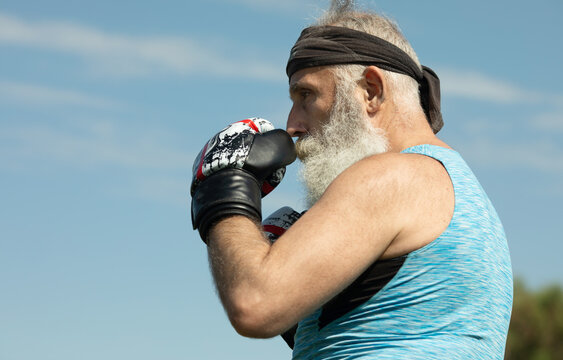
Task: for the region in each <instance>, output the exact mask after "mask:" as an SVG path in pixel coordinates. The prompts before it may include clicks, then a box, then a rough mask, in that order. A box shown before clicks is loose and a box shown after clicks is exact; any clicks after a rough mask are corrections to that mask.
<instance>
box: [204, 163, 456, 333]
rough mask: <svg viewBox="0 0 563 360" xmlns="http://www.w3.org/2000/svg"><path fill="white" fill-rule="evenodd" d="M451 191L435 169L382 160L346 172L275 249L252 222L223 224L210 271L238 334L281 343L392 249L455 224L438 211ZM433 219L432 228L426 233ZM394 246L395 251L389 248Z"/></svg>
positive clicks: (237, 219)
mask: <svg viewBox="0 0 563 360" xmlns="http://www.w3.org/2000/svg"><path fill="white" fill-rule="evenodd" d="M429 179H432V181H433V183H432V184H431V185H429V184H428V182H427V181H428V180H429ZM448 182H449V177H448V176H447V173H446V172H445V170H444V169H443V167H442V166H441V165H440V164H439V163H438V162H436V161H435V160H432V159H429V158H426V157H423V156H419V155H405V154H383V155H378V156H373V157H371V158H368V159H365V160H362V161H360V162H358V163H357V164H355V165H354V166H352V167H350V168H349V169H348V170H346V171H345V172H343V173H342V174H341V175H340V176H339V177H338V178H337V179H336V180H335V181H334V182H333V183H332V184H331V185H330V186H329V188H328V189H327V191H326V192H325V194H324V195H323V197H322V198H321V199H320V200H319V201H318V203H317V204H315V206H313V207H312V208H311V209H310V210H309V211H307V213H305V214H304V215H303V216H302V217H301V218H300V219H299V220H298V221H297V222H296V223H295V224H294V225H293V226H292V227H291V228H290V229H289V230H288V231H287V232H286V233H285V234H284V235H283V236H282V237H280V238H279V239H278V240H277V241H276V242H275V243H274V244H273V245H272V246H270V244H269V242H268V241H267V240H266V239H265V238H264V237H263V235H262V233H261V231H260V228H259V226H258V224H256V223H254V222H253V221H251V220H249V219H248V218H245V217H242V216H233V217H230V218H227V219H224V220H222V221H220V222H218V223H217V224H216V225H215V226H214V227H213V228H212V229H211V232H210V241H209V252H210V260H211V267H212V269H213V274H214V277H215V281H216V283H217V287H218V290H219V294H220V297H221V300H222V302H223V304H224V306H225V309H226V310H227V313H228V315H229V318H230V320H231V322H232V324H233V326H234V327H235V329H236V330H237V331H238V332H239V333H240V334H242V335H245V336H250V337H272V336H275V335H278V334H280V333H281V332H283V331H284V330H286V329H287V328H289V327H290V326H292V325H293V324H295V323H296V322H297V321H299V320H301V319H302V318H303V317H305V316H306V315H308V314H310V313H311V312H313V311H314V310H315V309H317V308H319V307H320V306H322V305H323V304H324V303H325V302H327V301H328V300H330V299H331V298H332V297H333V296H335V295H336V294H338V293H339V292H340V291H342V290H343V289H344V288H345V287H346V286H348V285H349V284H350V283H351V282H353V281H354V279H355V278H356V277H357V276H358V275H360V274H361V273H362V272H363V271H364V270H365V269H366V268H367V267H368V266H369V265H371V264H372V263H373V262H374V261H375V260H377V259H378V258H379V257H381V256H382V255H383V254H384V253H385V252H386V251H388V250H389V249H391V250H392V251H399V252H403V253H405V252H408V251H409V250H410V251H412V249H411V248H412V247H413V246H415V247H420V246H423V245H425V244H426V243H428V242H430V241H431V240H432V239H434V238H435V237H437V236H438V235H439V234H440V233H441V231H443V230H444V229H445V228H446V227H447V223H448V221H449V219H448V211H449V210H448V211H443V213H444V216H442V215H441V214H442V212H440V211H437V209H432V207H433V206H434V207H437V208H441V207H442V206H440V205H433V203H438V204H441V203H443V202H444V201H449V200H451V198H450V197H448V196H449V195H448V194H449V191H448V188H447V185H448ZM450 186H451V185H450ZM450 190H451V189H450ZM450 195H451V194H450ZM442 199H443V200H442ZM428 204H430V205H429V206H430V208H427V205H428ZM427 210H431V213H432V218H433V219H434V220H435V221H434V222H433V223H432V224H430V225H424V226H419V224H422V223H423V222H424V221H426V220H428V219H427V217H428V215H427ZM417 227H419V228H420V231H419V232H414V231H412V229H413V228H417ZM403 233H405V234H408V236H409V239H407V240H405V239H403V237H404V236H403ZM395 242H396V243H397V244H398V247H397V249H395V247H393V248H390V247H389V246H390V244H391V243H395Z"/></svg>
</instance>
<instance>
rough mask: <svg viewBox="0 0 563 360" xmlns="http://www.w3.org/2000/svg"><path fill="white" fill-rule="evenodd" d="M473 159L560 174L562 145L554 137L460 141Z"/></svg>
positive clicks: (485, 162)
mask: <svg viewBox="0 0 563 360" xmlns="http://www.w3.org/2000/svg"><path fill="white" fill-rule="evenodd" d="M463 148H464V149H465V150H466V151H464V153H465V154H467V156H468V157H469V158H471V160H472V161H474V162H475V163H479V164H480V165H486V166H494V167H495V168H503V167H504V168H506V167H509V168H515V167H516V168H527V169H530V170H534V171H541V172H542V173H546V174H558V175H563V161H562V159H563V149H562V148H561V146H560V145H559V144H557V143H556V142H554V141H548V140H536V141H521V142H517V141H512V142H499V141H498V140H493V139H490V138H485V137H481V138H479V139H474V140H473V141H469V142H467V143H466V144H464V145H463Z"/></svg>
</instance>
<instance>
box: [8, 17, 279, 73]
mask: <svg viewBox="0 0 563 360" xmlns="http://www.w3.org/2000/svg"><path fill="white" fill-rule="evenodd" d="M202 43H203V41H202V40H198V39H197V38H187V37H174V36H158V37H156V36H131V35H124V34H116V33H110V32H106V31H103V30H100V29H96V28H93V27H88V26H84V25H80V24H74V23H68V22H63V21H38V22H31V21H26V20H23V19H20V18H18V17H14V16H10V15H8V14H5V13H0V45H2V44H3V45H12V46H25V47H31V48H39V49H46V50H51V51H59V52H65V53H69V54H73V55H76V56H78V57H81V58H82V59H83V60H84V61H86V62H87V63H89V64H90V65H91V66H92V67H93V69H94V70H95V71H97V72H104V73H108V74H111V75H114V76H115V75H119V76H146V75H151V74H154V73H171V74H180V75H189V74H195V73H198V74H201V73H207V74H212V75H223V76H231V77H245V78H251V79H260V80H267V81H278V80H281V79H283V76H282V75H283V74H280V71H279V69H277V68H275V67H274V66H272V65H270V64H268V63H264V62H260V61H257V60H256V59H252V58H250V57H249V58H244V59H243V58H241V59H238V60H237V59H235V58H233V56H229V55H227V54H220V53H217V52H216V51H214V50H212V49H210V48H207V47H206V46H204V45H203V44H202Z"/></svg>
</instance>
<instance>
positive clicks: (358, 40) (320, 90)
mask: <svg viewBox="0 0 563 360" xmlns="http://www.w3.org/2000/svg"><path fill="white" fill-rule="evenodd" d="M287 72H288V76H289V77H290V95H291V98H292V100H293V102H294V104H293V107H292V109H291V112H290V115H289V118H288V124H287V130H288V132H289V133H290V134H291V135H292V136H297V137H299V138H300V140H299V141H298V142H297V150H298V156H299V157H300V159H301V160H302V161H303V164H304V167H303V171H302V175H303V176H302V177H303V179H304V182H305V184H306V186H307V188H308V192H309V202H310V203H314V202H315V201H316V200H317V199H318V198H319V197H320V195H322V193H323V192H324V190H325V189H326V187H328V185H329V184H330V183H331V182H332V180H334V178H335V177H336V176H337V175H338V174H340V172H342V171H344V170H345V169H346V168H347V167H348V166H350V165H352V164H353V163H354V162H356V161H358V160H360V159H362V158H364V157H367V156H369V155H372V154H376V153H380V152H384V151H387V150H391V151H400V150H402V149H401V148H400V147H401V146H402V145H404V144H405V141H404V138H405V136H407V135H406V134H408V133H409V131H411V130H412V131H416V132H420V129H421V128H422V130H423V131H428V130H430V127H429V124H428V122H427V121H426V115H425V110H423V107H422V106H421V97H420V95H419V88H420V87H421V84H422V83H424V82H425V81H426V75H427V72H426V70H424V71H423V68H422V67H421V65H420V63H419V61H418V58H417V56H416V54H415V52H414V51H413V49H412V47H411V46H410V44H409V43H408V41H407V40H406V39H405V38H404V36H403V35H402V34H401V32H400V30H399V29H398V27H397V25H396V24H395V23H394V22H392V21H391V20H389V19H388V18H386V17H383V16H381V15H378V14H376V13H372V12H364V11H356V10H355V9H354V6H353V2H352V1H333V3H332V6H331V8H330V10H329V11H328V12H327V13H326V14H325V15H324V16H323V17H322V18H321V19H320V20H319V21H318V22H317V24H316V25H315V26H313V27H310V28H308V29H306V30H304V32H303V33H302V35H301V37H300V39H299V40H298V42H297V43H296V45H295V46H294V48H293V49H292V53H291V56H290V60H289V62H288V67H287ZM436 80H437V79H436ZM438 100H439V93H438ZM423 103H424V102H423ZM426 104H427V103H426ZM438 104H439V103H438ZM425 109H426V107H425ZM438 114H439V107H438ZM440 121H441V117H440ZM433 128H434V129H435V131H437V130H436V128H435V127H434V125H433ZM438 128H439V127H438ZM431 133H432V132H431V131H430V134H431Z"/></svg>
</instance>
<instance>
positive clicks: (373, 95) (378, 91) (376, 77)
mask: <svg viewBox="0 0 563 360" xmlns="http://www.w3.org/2000/svg"><path fill="white" fill-rule="evenodd" d="M364 80H365V86H366V98H365V100H366V101H367V110H368V111H369V112H371V113H375V112H377V111H378V110H379V107H380V106H381V104H382V103H383V101H384V99H385V97H384V94H385V90H386V87H387V83H386V80H385V77H384V76H383V72H382V71H381V69H379V68H378V67H376V66H368V67H367V68H366V70H365V72H364Z"/></svg>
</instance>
